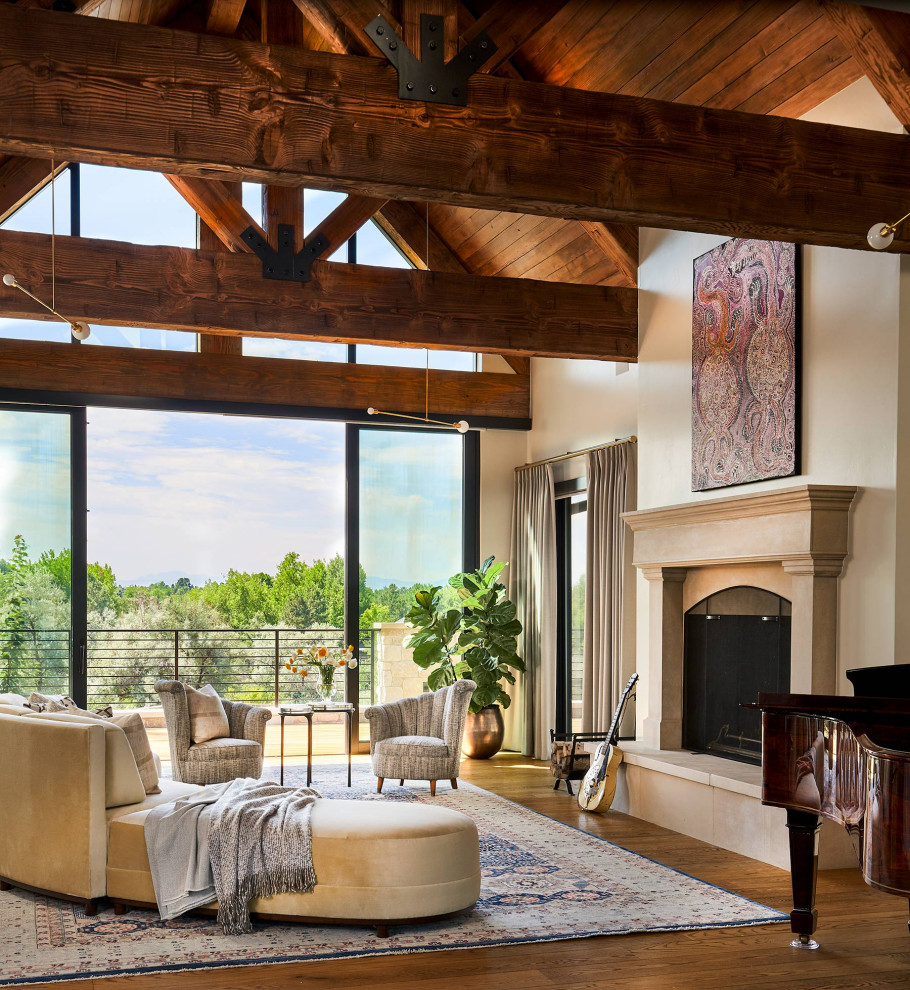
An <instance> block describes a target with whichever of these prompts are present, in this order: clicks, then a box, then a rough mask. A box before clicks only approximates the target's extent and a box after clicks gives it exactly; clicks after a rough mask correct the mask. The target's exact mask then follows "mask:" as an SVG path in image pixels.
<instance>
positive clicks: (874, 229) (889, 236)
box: [866, 213, 910, 251]
mask: <svg viewBox="0 0 910 990" xmlns="http://www.w3.org/2000/svg"><path fill="white" fill-rule="evenodd" d="M907 217H910V213H905V214H904V215H903V216H902V217H901V218H900V220H895V221H894V223H874V224H872V226H871V227H870V228H869V233H868V234H866V240H867V241H868V242H869V247H871V248H875V250H876V251H884V250H885V248H887V247H890V246H891V242H892V241H893V240H894V234H895V232H896V231H897V228H898V227H900V225H901V224H902V223H903V222H904V221H905V220H906V219H907Z"/></svg>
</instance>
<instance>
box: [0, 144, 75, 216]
mask: <svg viewBox="0 0 910 990" xmlns="http://www.w3.org/2000/svg"><path fill="white" fill-rule="evenodd" d="M68 164H69V163H68V162H55V168H54V175H59V174H60V173H61V172H62V171H63V170H64V169H65V168H66V167H67V165H68ZM50 181H51V163H50V161H46V160H44V159H42V158H22V157H20V156H18V155H16V156H12V157H10V158H7V159H6V161H4V162H3V163H2V165H0V223H3V221H4V220H6V219H8V218H9V217H11V216H12V215H13V214H14V213H15V212H16V210H18V209H19V208H20V207H21V206H24V205H25V203H26V202H28V200H29V199H31V198H32V196H34V195H35V193H38V192H41V190H42V189H43V188H44V187H45V186H46V185H47V184H48V183H49V182H50Z"/></svg>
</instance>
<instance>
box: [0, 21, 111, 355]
mask: <svg viewBox="0 0 910 990" xmlns="http://www.w3.org/2000/svg"><path fill="white" fill-rule="evenodd" d="M55 9H58V8H56V6H55ZM56 172H57V163H56V162H55V161H54V160H53V159H52V160H51V304H50V306H48V304H47V303H46V302H44V301H43V300H41V299H39V298H38V297H37V296H35V295H32V293H31V292H29V291H28V289H26V287H25V286H24V285H21V284H20V283H19V281H18V280H17V279H16V276H15V275H10V274H9V273H7V274H6V275H4V276H3V284H4V285H8V286H9V287H10V288H11V289H18V290H19V291H20V292H24V293H25V294H26V295H27V296H28V297H29V299H33V300H34V301H35V302H36V303H37V304H38V305H39V306H42V307H43V308H44V309H46V310H47V311H48V312H49V313H53V314H54V316H56V317H57V319H58V320H60V322H61V323H68V324H69V325H70V330H71V331H72V334H73V336H74V337H75V338H76V340H87V339H88V338H89V336H90V335H91V332H92V328H91V327H90V326H89V325H88V324H87V323H79V322H77V321H76V320H68V319H67V318H66V317H65V316H61V315H60V313H58V312H57V309H56V306H57V210H56V196H55V191H56V186H55V183H54V179H55V177H56Z"/></svg>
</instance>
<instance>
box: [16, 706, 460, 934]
mask: <svg viewBox="0 0 910 990" xmlns="http://www.w3.org/2000/svg"><path fill="white" fill-rule="evenodd" d="M113 730H116V731H113ZM118 732H120V734H121V735H122V731H121V730H119V728H118V727H116V726H108V725H105V724H104V723H102V722H98V721H93V720H83V719H77V718H74V717H72V716H66V715H62V716H39V715H23V714H20V713H19V712H17V713H16V714H12V713H10V712H7V711H5V710H4V711H0V889H3V890H7V889H9V888H10V887H19V888H23V889H26V890H32V891H37V892H40V893H49V894H52V895H54V896H56V897H60V898H63V899H66V900H72V901H77V902H81V903H83V904H84V905H85V910H86V913H87V914H94V913H95V912H96V911H97V908H98V902H99V901H100V900H102V899H103V898H108V899H109V900H111V901H112V902H113V904H114V908H115V910H116V911H117V913H122V912H123V911H124V910H126V908H127V907H128V906H142V907H152V908H154V901H155V894H154V888H153V886H152V878H151V873H150V871H149V863H148V855H147V852H146V847H145V834H144V821H145V817H146V815H147V814H148V811H149V809H151V808H152V807H154V806H155V805H159V804H162V803H165V802H168V801H173V800H175V799H176V798H178V797H180V796H181V795H184V794H188V793H191V792H194V791H196V790H199V789H200V788H199V786H198V785H196V784H184V783H180V782H177V781H172V780H165V779H162V780H161V781H160V786H161V793H160V794H149V795H146V794H145V791H144V788H143V787H142V782H141V781H140V780H139V774H138V771H137V770H136V766H135V762H134V761H133V762H132V767H131V768H130V765H129V761H127V760H125V759H124V758H123V756H124V752H123V749H122V746H121V745H120V742H119V737H118V735H117V733H118ZM125 741H126V740H125V737H124V738H123V742H125ZM130 759H131V756H130ZM130 770H131V771H132V773H131V772H130ZM133 775H135V776H133ZM137 785H138V787H137ZM115 802H116V803H115ZM312 830H313V865H314V868H315V870H316V876H317V885H316V888H315V890H314V891H313V892H312V893H310V894H299V893H289V894H279V895H276V896H274V897H270V898H263V899H259V900H254V901H253V902H251V905H250V908H251V911H253V912H254V913H255V914H256V915H258V916H259V917H263V918H269V919H276V920H295V921H316V922H331V923H342V922H348V923H351V922H353V923H356V924H365V925H373V926H375V927H376V928H377V931H378V932H379V933H380V934H386V932H387V927H388V926H389V925H392V924H407V923H414V922H417V921H425V920H430V919H435V918H439V917H445V916H450V915H454V914H458V913H461V912H463V911H465V910H468V909H469V908H470V907H472V906H473V904H474V902H475V901H476V900H477V896H478V894H479V891H480V865H479V848H478V838H477V829H476V826H475V825H474V823H473V821H471V819H470V818H468V817H467V816H465V815H462V814H460V813H458V812H456V811H451V810H449V809H446V808H440V807H433V806H428V805H413V804H405V803H398V802H395V803H392V802H388V803H386V802H380V801H347V800H343V801H329V800H319V801H317V802H316V804H315V806H314V809H313V816H312ZM214 906H215V905H213V907H214Z"/></svg>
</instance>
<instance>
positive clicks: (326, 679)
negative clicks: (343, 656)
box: [316, 666, 335, 702]
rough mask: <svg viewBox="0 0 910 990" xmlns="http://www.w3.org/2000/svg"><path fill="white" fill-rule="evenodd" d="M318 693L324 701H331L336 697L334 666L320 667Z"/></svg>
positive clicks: (317, 684)
mask: <svg viewBox="0 0 910 990" xmlns="http://www.w3.org/2000/svg"><path fill="white" fill-rule="evenodd" d="M316 695H317V697H318V698H319V700H320V701H323V702H329V701H331V700H332V699H333V698H334V697H335V668H334V666H331V667H330V666H325V667H320V668H319V677H318V679H317V681H316Z"/></svg>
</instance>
